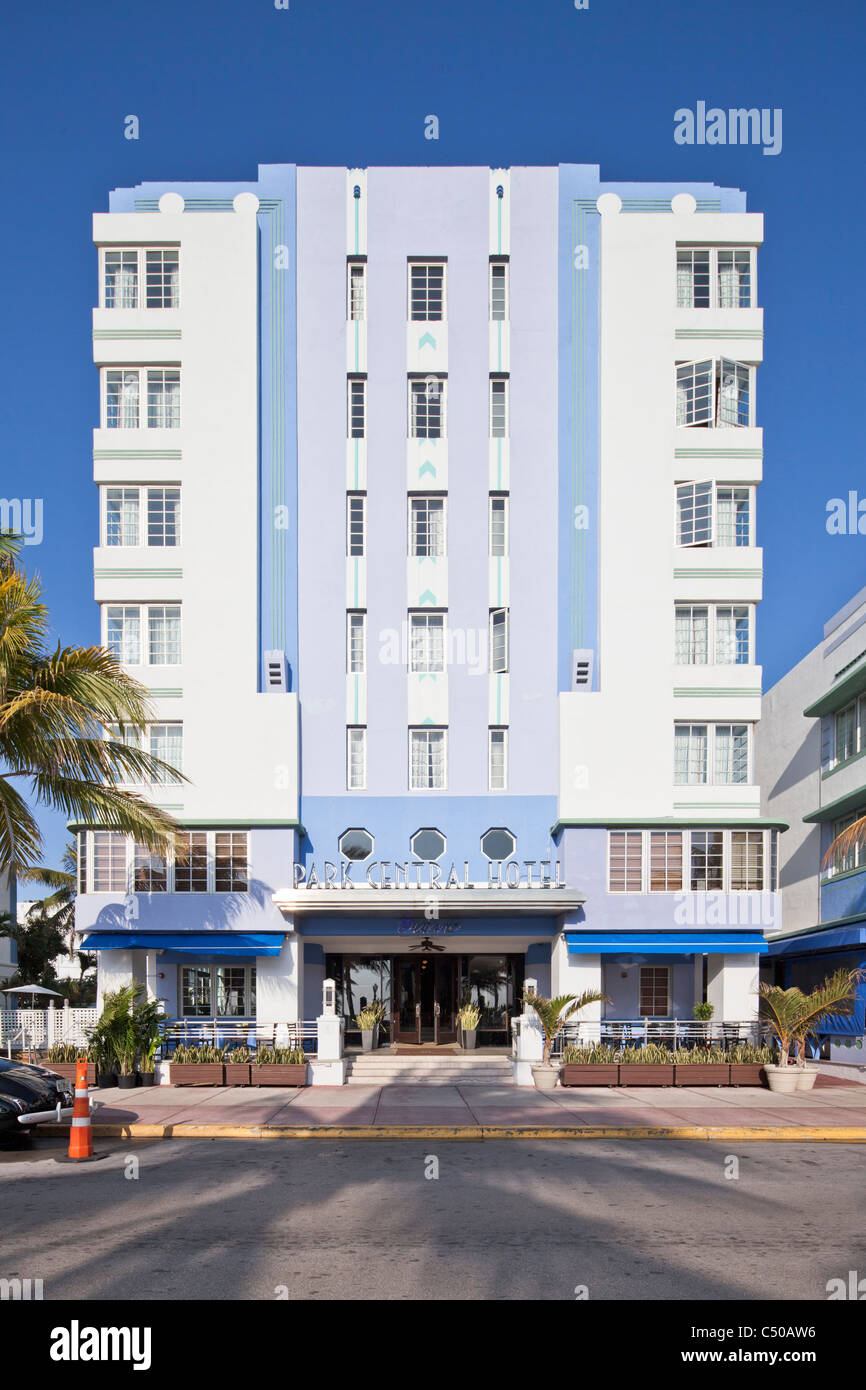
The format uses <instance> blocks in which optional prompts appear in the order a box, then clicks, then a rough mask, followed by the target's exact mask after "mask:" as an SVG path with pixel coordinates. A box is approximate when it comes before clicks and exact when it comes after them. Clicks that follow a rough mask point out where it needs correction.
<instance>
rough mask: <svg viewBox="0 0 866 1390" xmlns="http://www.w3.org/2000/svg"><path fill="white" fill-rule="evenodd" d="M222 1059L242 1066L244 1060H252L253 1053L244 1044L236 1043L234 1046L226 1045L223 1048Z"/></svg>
mask: <svg viewBox="0 0 866 1390" xmlns="http://www.w3.org/2000/svg"><path fill="white" fill-rule="evenodd" d="M224 1060H225V1061H226V1062H230V1063H234V1064H235V1065H236V1066H242V1065H244V1064H245V1063H246V1062H252V1061H253V1060H254V1054H253V1053H252V1051H251V1050H250V1049H249V1048H248V1047H246V1046H245V1045H244V1044H242V1043H238V1045H237V1046H236V1047H227V1048H226V1049H225V1054H224Z"/></svg>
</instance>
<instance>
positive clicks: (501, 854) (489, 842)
mask: <svg viewBox="0 0 866 1390" xmlns="http://www.w3.org/2000/svg"><path fill="white" fill-rule="evenodd" d="M516 849H517V837H516V836H515V835H512V833H511V831H510V830H506V829H505V827H504V826H502V825H497V826H494V827H493V829H492V830H488V831H487V832H486V833H485V834H484V835H482V836H481V853H482V854H483V855H485V856H486V857H487V858H488V859H494V860H501V859H510V858H511V856H512V855H513V853H514V851H515V850H516Z"/></svg>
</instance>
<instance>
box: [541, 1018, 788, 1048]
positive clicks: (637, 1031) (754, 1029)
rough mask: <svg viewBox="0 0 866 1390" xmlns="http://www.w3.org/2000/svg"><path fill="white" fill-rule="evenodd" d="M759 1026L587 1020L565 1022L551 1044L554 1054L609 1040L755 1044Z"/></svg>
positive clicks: (619, 1043)
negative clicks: (565, 1048) (573, 1046)
mask: <svg viewBox="0 0 866 1390" xmlns="http://www.w3.org/2000/svg"><path fill="white" fill-rule="evenodd" d="M761 1031H762V1029H761V1025H760V1023H759V1022H758V1021H757V1020H756V1019H743V1020H741V1021H739V1022H738V1021H733V1022H724V1023H721V1022H719V1023H715V1022H712V1021H710V1022H702V1021H698V1020H696V1019H679V1018H630V1019H621V1018H617V1019H604V1018H602V1019H591V1020H577V1021H576V1022H574V1023H567V1024H566V1025H565V1027H564V1028H563V1029H562V1031H561V1032H560V1033H559V1035H558V1036H557V1038H556V1041H555V1042H554V1045H553V1054H554V1056H557V1055H559V1053H561V1052H562V1050H563V1048H564V1047H567V1046H568V1044H569V1043H572V1044H574V1045H575V1046H576V1047H591V1046H592V1044H593V1043H600V1042H601V1043H609V1044H610V1045H611V1046H613V1047H641V1046H643V1045H644V1044H645V1043H666V1044H667V1045H668V1046H669V1047H694V1046H699V1045H700V1044H702V1043H703V1044H710V1045H713V1046H717V1047H733V1046H734V1045H735V1044H736V1043H747V1042H748V1043H756V1044H757V1043H759V1042H760V1041H761Z"/></svg>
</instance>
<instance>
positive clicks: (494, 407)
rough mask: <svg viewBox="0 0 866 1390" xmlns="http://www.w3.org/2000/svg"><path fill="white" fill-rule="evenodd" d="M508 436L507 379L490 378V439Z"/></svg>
mask: <svg viewBox="0 0 866 1390" xmlns="http://www.w3.org/2000/svg"><path fill="white" fill-rule="evenodd" d="M507 434H508V377H506V376H492V377H491V378H490V438H491V439H505V437H506V435H507Z"/></svg>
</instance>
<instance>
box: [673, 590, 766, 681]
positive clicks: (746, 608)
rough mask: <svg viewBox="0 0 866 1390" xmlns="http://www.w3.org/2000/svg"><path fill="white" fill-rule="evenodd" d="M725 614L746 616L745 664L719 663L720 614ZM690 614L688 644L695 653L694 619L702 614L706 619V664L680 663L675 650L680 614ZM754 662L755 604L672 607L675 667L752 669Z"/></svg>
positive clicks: (679, 604)
mask: <svg viewBox="0 0 866 1390" xmlns="http://www.w3.org/2000/svg"><path fill="white" fill-rule="evenodd" d="M724 610H730V611H731V612H732V613H734V614H737V613H740V612H743V613H745V616H746V621H747V623H748V643H747V659H746V661H720V660H719V640H720V633H719V614H720V613H721V612H722V611H724ZM686 611H687V612H688V613H689V624H690V641H689V649H690V651H694V649H695V640H694V619H695V613H696V611H697V612H700V611H704V612H705V613H706V615H707V647H706V660H705V661H695V660H691V661H682V660H681V659H680V656H679V652H678V650H677V628H678V624H679V618H680V614H681V613H685V612H686ZM754 662H755V605H754V603H708V602H697V603H690V602H688V601H677V602H676V603H675V604H674V664H675V665H678V666H752V665H754Z"/></svg>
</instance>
